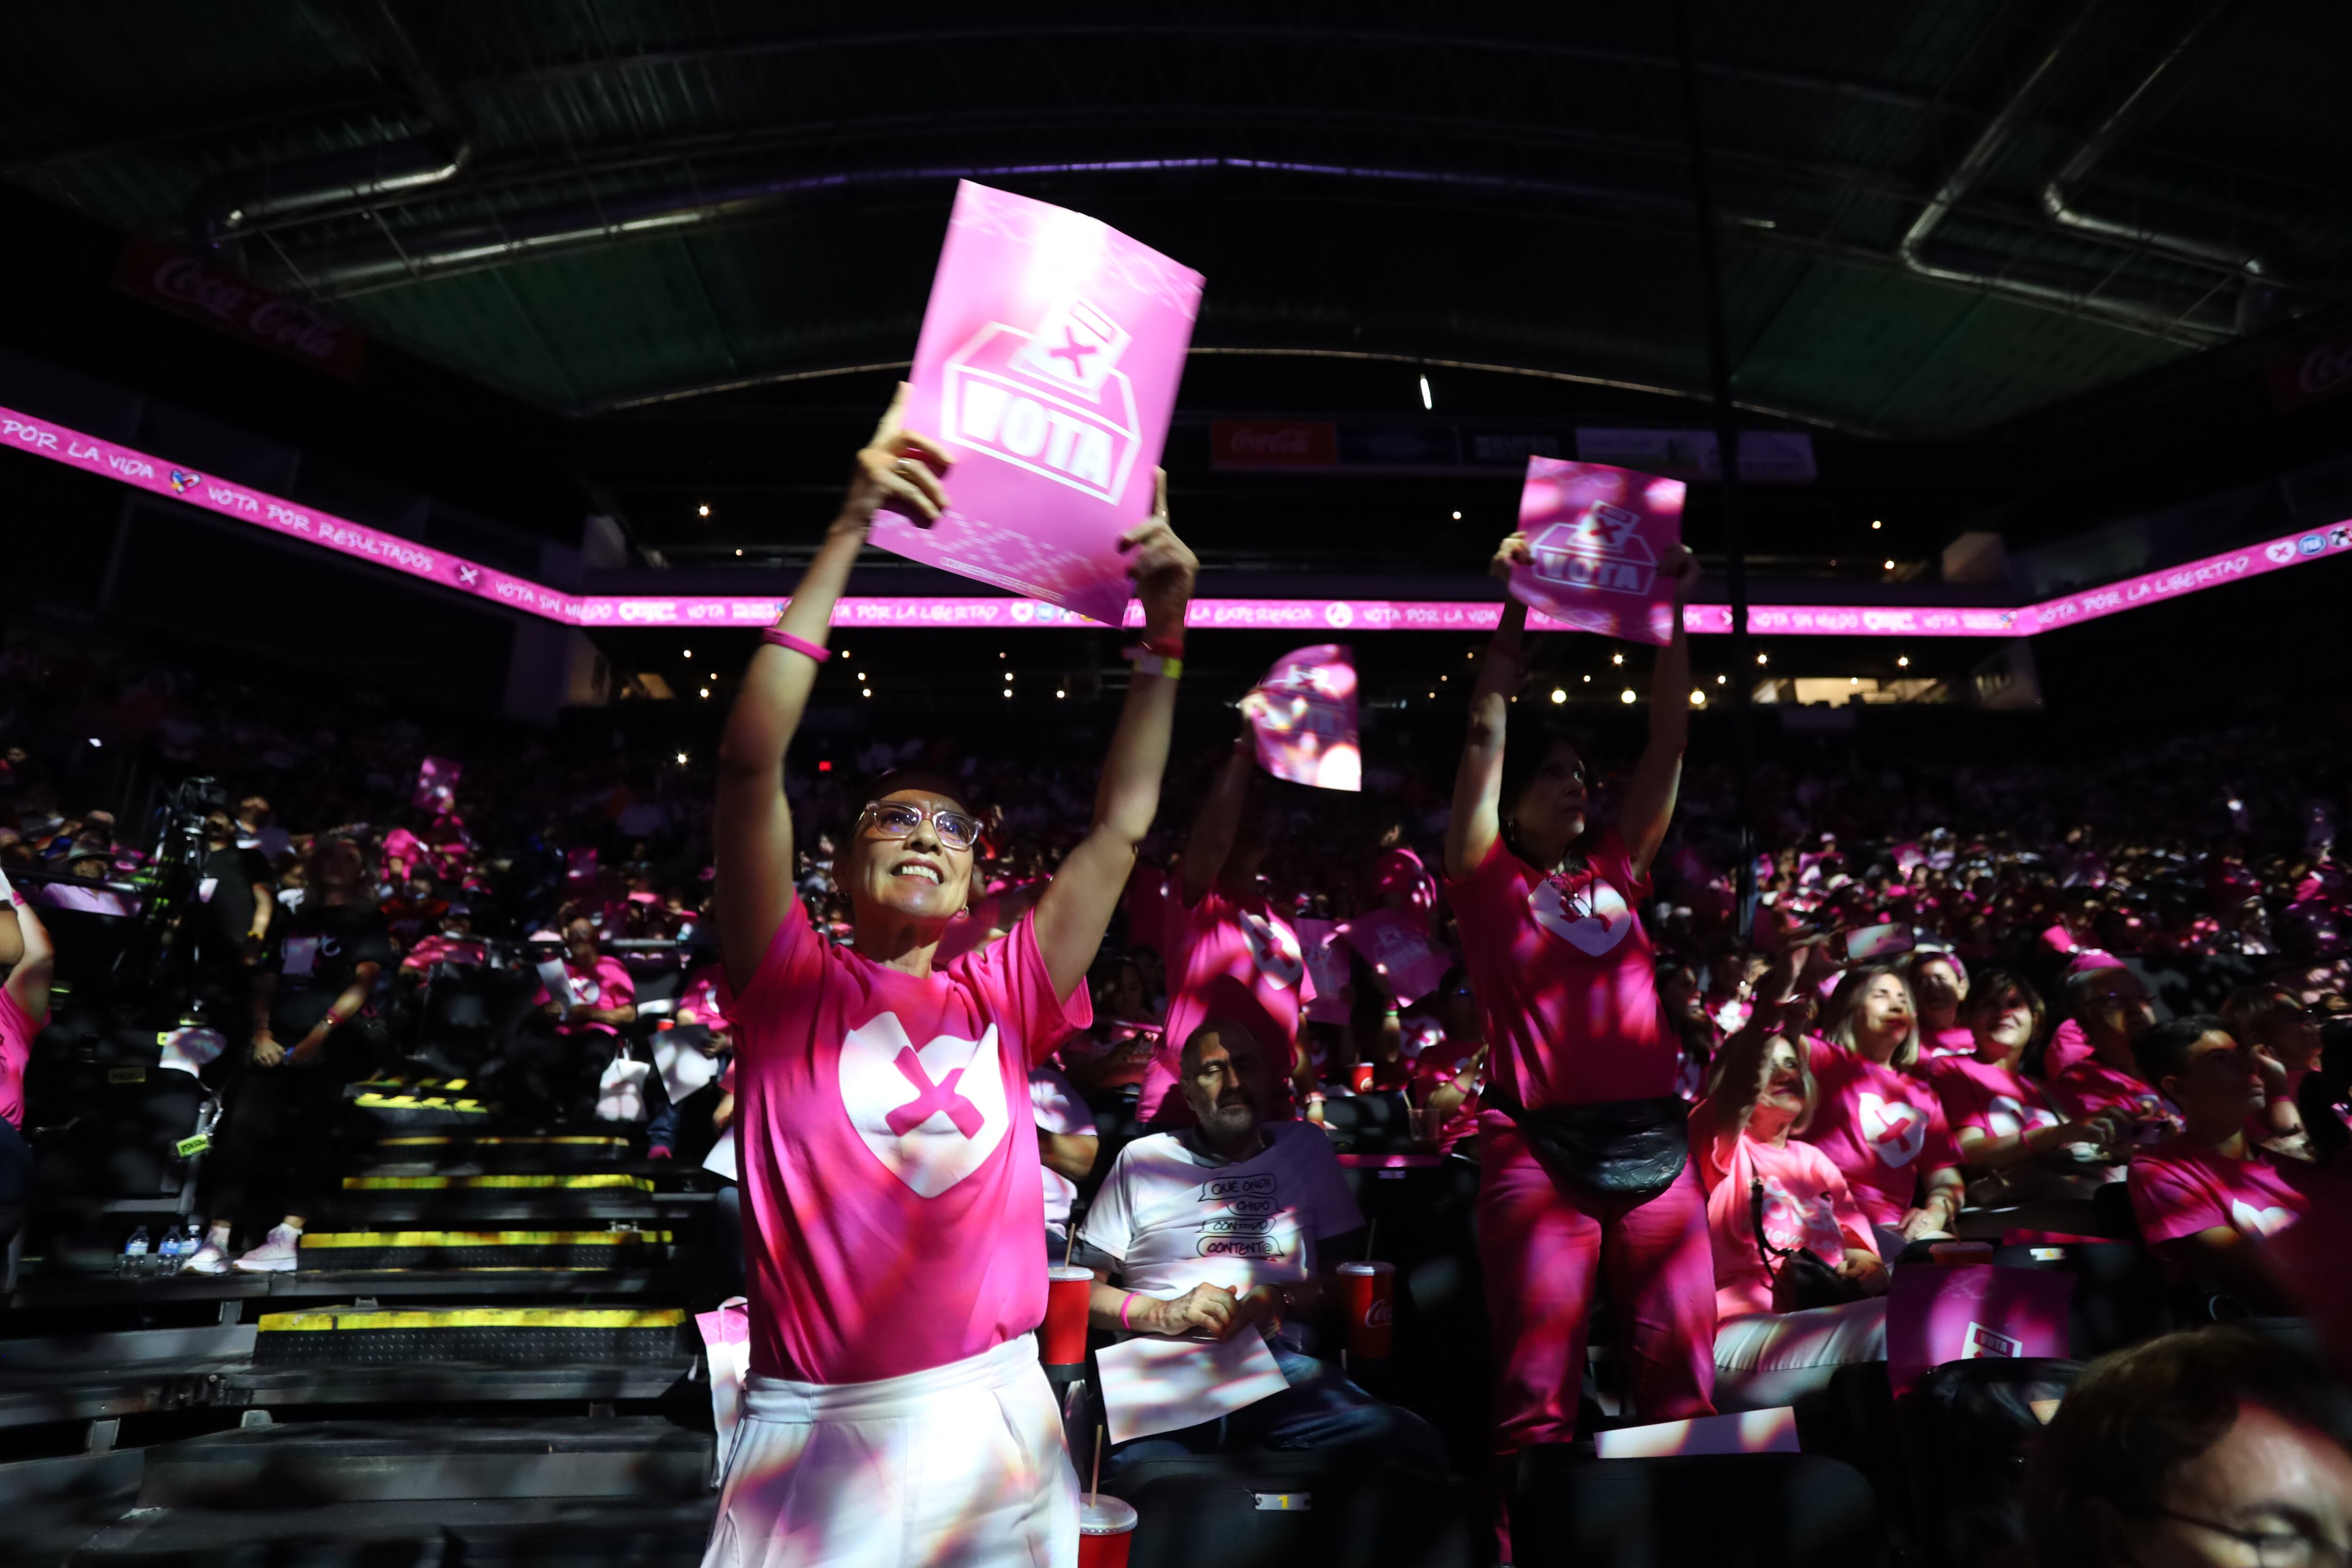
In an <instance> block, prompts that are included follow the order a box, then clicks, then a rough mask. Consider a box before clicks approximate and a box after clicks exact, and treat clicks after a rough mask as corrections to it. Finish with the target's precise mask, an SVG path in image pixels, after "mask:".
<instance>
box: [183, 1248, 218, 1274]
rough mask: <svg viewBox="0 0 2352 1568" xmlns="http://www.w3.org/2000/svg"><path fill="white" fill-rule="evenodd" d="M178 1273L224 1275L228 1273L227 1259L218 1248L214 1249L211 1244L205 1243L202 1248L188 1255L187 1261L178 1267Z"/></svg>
mask: <svg viewBox="0 0 2352 1568" xmlns="http://www.w3.org/2000/svg"><path fill="white" fill-rule="evenodd" d="M180 1272H182V1273H183V1274H226V1273H227V1272H228V1257H227V1255H226V1254H225V1253H224V1252H222V1251H221V1249H220V1248H219V1247H215V1246H214V1245H213V1244H212V1243H211V1242H209V1241H207V1242H206V1243H205V1244H204V1245H203V1246H202V1247H198V1248H196V1249H195V1250H194V1252H191V1253H190V1254H188V1260H187V1261H186V1262H185V1263H183V1264H181V1265H180Z"/></svg>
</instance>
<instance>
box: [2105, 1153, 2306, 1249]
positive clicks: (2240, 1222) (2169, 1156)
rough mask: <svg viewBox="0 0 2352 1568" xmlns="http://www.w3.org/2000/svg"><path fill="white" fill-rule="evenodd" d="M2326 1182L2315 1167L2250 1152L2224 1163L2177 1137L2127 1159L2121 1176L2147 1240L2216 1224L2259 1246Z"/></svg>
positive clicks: (2289, 1221)
mask: <svg viewBox="0 0 2352 1568" xmlns="http://www.w3.org/2000/svg"><path fill="white" fill-rule="evenodd" d="M2332 1180H2333V1178H2331V1177H2330V1176H2329V1175H2328V1174H2327V1173H2326V1172H2324V1171H2322V1170H2321V1169H2320V1168H2319V1167H2318V1166H2316V1165H2314V1164H2311V1163H2307V1162H2305V1161H2302V1160H2280V1159H2275V1158H2273V1157H2272V1156H2271V1155H2270V1154H2268V1153H2266V1152H2263V1150H2260V1149H2256V1148H2252V1147H2249V1148H2248V1149H2247V1151H2246V1157H2245V1158H2244V1159H2242V1160H2232V1159H2231V1158H2230V1157H2229V1156H2228V1155H2226V1154H2220V1153H2216V1152H2214V1151H2212V1150H2211V1149H2210V1148H2207V1147H2206V1146H2205V1145H2204V1144H2202V1143H2199V1142H2194V1141H2192V1140H2191V1139H2189V1137H2188V1135H2187V1134H2185V1133H2184V1134H2181V1135H2179V1136H2178V1137H2172V1138H2168V1139H2166V1140H2165V1141H2164V1142H2161V1143H2158V1144H2157V1145H2156V1146H2155V1147H2154V1148H2150V1149H2143V1150H2141V1151H2140V1152H2138V1153H2137V1154H2134V1155H2133V1156H2132V1163H2131V1175H2130V1177H2129V1182H2130V1186H2131V1202H2132V1212H2133V1213H2134V1214H2135V1215H2138V1216H2139V1229H2140V1236H2141V1237H2142V1239H2144V1240H2147V1241H2150V1242H2157V1241H2173V1240H2177V1239H2179V1237H2184V1236H2195V1235H2196V1234H2197V1233H2198V1232H2199V1231H2201V1230H2211V1229H2214V1228H2215V1227H2217V1226H2230V1227H2231V1229H2232V1230H2235V1231H2236V1232H2237V1233H2238V1234H2239V1235H2241V1236H2242V1237H2245V1238H2246V1239H2247V1240H2248V1241H2260V1240H2262V1239H2263V1238H2264V1237H2269V1236H2273V1235H2275V1234H2277V1233H2278V1232H2280V1231H2282V1230H2284V1229H2285V1228H2286V1227H2287V1226H2291V1225H2293V1224H2294V1222H2295V1221H2296V1220H2298V1219H2301V1218H2302V1217H2303V1215H2304V1211H2305V1210H2306V1209H2308V1208H2309V1207H2310V1206H2311V1200H2312V1196H2313V1194H2315V1192H2316V1191H2317V1189H2318V1188H2320V1187H2321V1186H2323V1185H2325V1184H2328V1183H2329V1182H2330V1181H2332Z"/></svg>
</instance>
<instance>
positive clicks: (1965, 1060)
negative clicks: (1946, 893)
mask: <svg viewBox="0 0 2352 1568" xmlns="http://www.w3.org/2000/svg"><path fill="white" fill-rule="evenodd" d="M1960 1017H1961V1018H1962V1020H1963V1021H1965V1022H1966V1023H1967V1024H1968V1026H1969V1034H1970V1037H1971V1038H1972V1039H1974V1040H1975V1042H1976V1048H1975V1050H1974V1051H1973V1052H1971V1053H1970V1054H1969V1055H1968V1056H1964V1057H1962V1056H1948V1057H1939V1058H1937V1059H1936V1060H1934V1061H1932V1062H1929V1063H1928V1064H1927V1081H1928V1082H1929V1083H1931V1084H1933V1085H1934V1086H1935V1089H1936V1097H1937V1099H1938V1100H1941V1101H1942V1102H1943V1107H1944V1121H1945V1123H1946V1124H1947V1125H1948V1126H1949V1127H1950V1128H1951V1130H1952V1137H1953V1140H1954V1141H1955V1142H1958V1144H1959V1148H1960V1158H1961V1160H1962V1161H1963V1162H1964V1163H1965V1165H1966V1169H1967V1175H1968V1180H1969V1201H1970V1202H1972V1203H1974V1204H1977V1205H1979V1206H1980V1207H1987V1208H2001V1207H2007V1206H2009V1205H2014V1204H2019V1203H2027V1202H2063V1201H2066V1200H2070V1199H2083V1198H2088V1197H2089V1196H2090V1195H2091V1194H2092V1193H2093V1192H2094V1191H2095V1190H2096V1189H2097V1188H2098V1186H2099V1185H2100V1184H2103V1183H2105V1182H2106V1181H2109V1180H2118V1181H2119V1180H2121V1179H2122V1176H2123V1171H2122V1167H2121V1164H2120V1161H2121V1159H2122V1154H2121V1153H2120V1152H2116V1150H2117V1148H2118V1146H2119V1145H2121V1146H2122V1147H2123V1148H2124V1149H2125V1150H2126V1151H2127V1149H2128V1140H2129V1133H2130V1122H2129V1121H2128V1119H2126V1118H2124V1117H2121V1116H2116V1115H2113V1114H2104V1113H2103V1114H2098V1115H2093V1116H2088V1117H2080V1118H2076V1119H2074V1120H2071V1121H2070V1120H2068V1119H2067V1118H2065V1117H2063V1116H2061V1115H2060V1114H2059V1113H2058V1112H2057V1110H2054V1109H2053V1107H2052V1106H2051V1104H2050V1100H2049V1097H2048V1096H2047V1095H2046V1094H2044V1093H2043V1092H2042V1085H2041V1084H2040V1083H2038V1082H2036V1081H2035V1080H2034V1079H2030V1078H2028V1077H2026V1076H2025V1073H2024V1071H2023V1070H2022V1068H2021V1063H2022V1061H2023V1060H2024V1058H2025V1052H2026V1048H2027V1047H2029V1046H2031V1045H2032V1043H2033V1041H2034V1039H2035V1037H2037V1036H2039V1035H2040V1034H2041V1033H2042V997H2041V994H2039V993H2037V992H2036V991H2035V990H2034V989H2033V987H2032V986H2031V985H2029V984H2026V983H2025V981H2024V980H2023V979H2021V977H2019V976H2018V975H2015V974H2012V973H2010V972H2009V971H2007V970H2001V969H1991V970H1987V971H1986V972H1985V973H1983V974H1982V975H1980V976H1979V977H1978V980H1977V982H1976V984H1975V986H1974V987H1973V988H1972V989H1971V990H1970V991H1969V999H1968V1000H1967V1001H1966V1002H1965V1003H1963V1004H1962V1005H1961V1007H1960ZM2049 1228H2058V1227H2056V1226H2052V1227H2049Z"/></svg>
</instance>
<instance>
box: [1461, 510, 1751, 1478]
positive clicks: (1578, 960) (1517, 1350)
mask: <svg viewBox="0 0 2352 1568" xmlns="http://www.w3.org/2000/svg"><path fill="white" fill-rule="evenodd" d="M1527 559H1528V543H1527V538H1526V536H1525V535H1524V534H1518V533H1514V534H1512V535H1511V536H1510V537H1509V538H1508V539H1506V540H1505V541H1504V542H1503V543H1502V546H1501V548H1500V549H1498V550H1497V551H1496V554H1495V568H1496V573H1497V574H1498V575H1503V576H1506V577H1507V575H1508V571H1509V567H1510V565H1511V564H1512V563H1515V562H1521V561H1525V560H1527ZM1660 575H1661V577H1662V578H1663V579H1664V580H1665V581H1666V582H1667V583H1668V584H1670V585H1671V586H1672V588H1673V590H1674V595H1675V603H1676V605H1677V607H1679V605H1680V603H1681V600H1682V598H1683V596H1684V595H1686V594H1687V593H1688V592H1689V589H1690V586H1691V584H1692V583H1693V582H1694V581H1695V580H1696V575H1697V568H1696V563H1694V562H1693V561H1692V559H1691V557H1690V555H1689V553H1688V552H1685V551H1681V550H1677V551H1675V553H1674V554H1673V555H1672V556H1671V557H1670V558H1669V559H1668V560H1667V561H1666V563H1664V565H1663V566H1662V567H1661V569H1660ZM1675 620H1676V625H1675V636H1674V640H1673V641H1672V642H1671V643H1669V644H1668V645H1667V646H1666V647H1664V648H1663V649H1662V650H1660V652H1659V655H1658V659H1657V665H1656V668H1655V670H1654V674H1653V675H1652V678H1651V686H1650V736H1649V744H1648V746H1647V747H1646V748H1645V749H1644V750H1643V753H1642V760H1641V762H1640V763H1639V764H1638V765H1637V766H1636V767H1635V768H1634V770H1633V778H1632V779H1631V780H1630V781H1629V783H1628V784H1627V785H1626V788H1625V794H1624V801H1623V805H1622V810H1621V811H1620V813H1619V816H1618V820H1617V823H1616V824H1615V826H1608V827H1603V826H1596V825H1595V824H1594V823H1593V822H1592V821H1591V817H1590V816H1589V815H1588V813H1589V808H1590V804H1591V802H1590V795H1589V793H1588V792H1589V786H1590V782H1591V781H1590V777H1589V775H1588V773H1587V772H1586V764H1585V762H1584V760H1583V758H1582V757H1581V756H1580V755H1579V754H1578V752H1577V749H1576V747H1575V745H1574V744H1573V743H1571V742H1570V741H1569V740H1567V739H1566V738H1565V737H1563V736H1561V735H1559V734H1558V733H1556V732H1554V731H1551V730H1550V729H1549V728H1548V727H1547V726H1544V725H1542V724H1539V723H1528V724H1524V725H1523V728H1522V731H1521V732H1520V734H1519V735H1518V736H1517V738H1516V740H1515V741H1514V742H1513V743H1512V745H1511V747H1510V749H1509V751H1508V752H1507V753H1506V752H1505V749H1504V743H1503V742H1504V731H1505V728H1506V723H1507V718H1508V715H1509V712H1510V699H1511V693H1512V692H1513V691H1514V690H1515V689H1517V686H1518V684H1519V643H1520V639H1521V637H1522V635H1523V633H1524V632H1525V630H1526V626H1527V607H1526V606H1525V605H1520V604H1518V603H1517V602H1513V603H1512V604H1511V605H1508V606H1507V608H1506V610H1505V612H1504V616H1503V622H1502V625H1501V626H1499V627H1498V628H1497V629H1496V633H1495V638H1494V641H1493V642H1492V643H1490V644H1489V645H1488V646H1487V649H1486V662H1485V664H1484V666H1483V667H1482V668H1481V669H1480V671H1479V677H1478V687H1477V690H1476V692H1475V695H1474V696H1473V697H1472V699H1471V710H1470V731H1469V737H1468V741H1467V743H1466V744H1465V747H1464V749H1463V752H1462V767H1461V771H1460V773H1458V774H1456V776H1455V778H1454V817H1453V822H1452V824H1451V826H1449V828H1448V830H1447V836H1446V844H1445V862H1446V864H1445V870H1446V878H1447V885H1448V890H1449V892H1450V893H1451V896H1452V898H1453V901H1454V914H1455V918H1456V919H1457V921H1459V922H1460V928H1461V933H1462V951H1463V958H1464V962H1465V964H1466V965H1467V967H1468V969H1469V971H1470V977H1471V984H1472V986H1473V988H1474V989H1475V991H1476V993H1477V996H1478V1002H1479V1005H1480V1007H1481V1009H1482V1010H1483V1011H1484V1012H1485V1014H1486V1038H1487V1041H1488V1042H1489V1044H1490V1046H1491V1047H1492V1050H1493V1057H1492V1059H1491V1063H1490V1067H1489V1075H1490V1079H1491V1087H1490V1088H1489V1089H1488V1090H1487V1095H1486V1110H1485V1111H1484V1112H1483V1113H1482V1114H1481V1116H1480V1119H1479V1127H1478V1162H1479V1165H1480V1167H1481V1171H1482V1175H1483V1182H1482V1185H1481V1189H1480V1193H1479V1200H1478V1213H1479V1243H1478V1246H1479V1253H1480V1256H1481V1258H1482V1259H1483V1260H1484V1263H1485V1267H1486V1301H1487V1306H1488V1310H1489V1311H1490V1312H1491V1314H1492V1316H1493V1320H1494V1332H1495V1352H1496V1363H1497V1375H1496V1387H1495V1450H1496V1454H1497V1455H1498V1456H1505V1457H1507V1456H1508V1455H1511V1454H1515V1453H1517V1451H1518V1450H1520V1449H1522V1448H1526V1447H1532V1446H1534V1445H1537V1444H1540V1443H1565V1442H1568V1441H1570V1439H1571V1438H1573V1437H1574V1436H1576V1406H1577V1396H1578V1394H1579V1391H1580V1387H1581V1385H1582V1380H1583V1373H1584V1345H1585V1331H1586V1325H1587V1324H1588V1322H1589V1321H1590V1320H1591V1308H1592V1300H1593V1293H1594V1291H1595V1290H1596V1289H1600V1288H1602V1287H1604V1286H1605V1288H1606V1289H1607V1290H1608V1292H1609V1296H1610V1300H1611V1301H1612V1303H1613V1304H1614V1306H1615V1309H1616V1316H1617V1322H1618V1331H1619V1333H1620V1335H1621V1336H1622V1345H1623V1349H1624V1351H1625V1353H1626V1355H1627V1358H1628V1360H1629V1361H1630V1362H1631V1363H1632V1370H1633V1397H1634V1401H1635V1403H1636V1405H1638V1407H1639V1410H1640V1414H1641V1416H1642V1418H1643V1420H1645V1421H1672V1420H1678V1419H1681V1418H1683V1417H1685V1416H1692V1415H1710V1414H1712V1413H1713V1406H1712V1405H1711V1403H1710V1400H1711V1398H1712V1395H1713V1393H1714V1386H1715V1266H1714V1263H1713V1260H1712V1257H1711V1255H1710V1253H1709V1251H1708V1244H1707V1229H1706V1194H1705V1192H1704V1191H1703V1190H1702V1189H1701V1187H1700V1184H1699V1180H1698V1174H1697V1173H1696V1170H1694V1169H1692V1168H1691V1165H1690V1163H1689V1161H1688V1159H1687V1156H1686V1145H1687V1137H1686V1135H1685V1122H1684V1118H1685V1117H1686V1115H1687V1108H1686V1107H1685V1106H1684V1105H1683V1104H1682V1101H1681V1100H1679V1099H1678V1098H1677V1097H1676V1096H1675V1069H1676V1067H1677V1053H1676V1042H1675V1040H1674V1039H1673V1038H1672V1037H1670V1036H1667V1035H1666V1034H1664V1032H1663V1031H1662V1030H1661V1029H1660V1027H1659V1022H1658V996H1657V985H1656V982H1655V979H1654V973H1655V969H1656V958H1655V955H1654V952H1652V949H1651V946H1650V939H1649V936H1648V934H1647V933H1646V932H1644V931H1643V929H1642V922H1641V920H1640V918H1639V917H1638V916H1637V915H1636V914H1635V912H1634V911H1635V910H1636V908H1637V907H1638V905H1639V904H1640V902H1641V900H1642V899H1643V897H1645V896H1646V895H1647V894H1648V892H1649V887H1650V884H1649V872H1650V861H1651V858H1652V857H1653V856H1654V855H1655V854H1656V853H1657V851H1658V846H1659V844H1660V842H1661V841H1662V840H1664V837H1665V834H1666V825H1667V823H1668V822H1669V821H1671V820H1672V819H1673V816H1674V812H1675V792H1676V790H1677V789H1678V788H1679V787H1680V784H1681V780H1682V765H1683V743H1684V740H1685V735H1686V733H1687V731H1688V730H1689V702H1688V700H1689V694H1690V689H1691V686H1690V653H1689V648H1688V647H1687V645H1686V644H1685V640H1684V636H1683V632H1682V629H1681V624H1680V623H1681V617H1680V616H1679V615H1677V616H1676V617H1675Z"/></svg>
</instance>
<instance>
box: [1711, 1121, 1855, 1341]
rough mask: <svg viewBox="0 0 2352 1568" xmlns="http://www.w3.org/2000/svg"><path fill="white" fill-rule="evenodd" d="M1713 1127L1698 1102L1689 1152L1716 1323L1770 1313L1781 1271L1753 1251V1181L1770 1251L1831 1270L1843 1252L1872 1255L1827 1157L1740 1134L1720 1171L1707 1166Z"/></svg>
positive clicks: (1808, 1147)
mask: <svg viewBox="0 0 2352 1568" xmlns="http://www.w3.org/2000/svg"><path fill="white" fill-rule="evenodd" d="M1714 1123H1715V1109H1714V1107H1713V1106H1711V1105H1709V1104H1707V1103H1706V1102H1705V1101H1701V1102H1700V1104H1699V1106H1698V1107H1697V1108H1696V1110H1694V1111H1693V1113H1692V1115H1691V1148H1692V1150H1693V1151H1694V1152H1696V1153H1697V1154H1698V1156H1699V1174H1700V1178H1701V1180H1702V1181H1704V1182H1705V1183H1706V1188H1707V1198H1706V1230H1707V1238H1708V1241H1709V1243H1710V1245H1711V1246H1712V1247H1713V1249H1714V1253H1715V1316H1716V1321H1718V1322H1722V1321H1727V1320H1729V1319H1732V1318H1738V1317H1744V1316H1746V1315H1748V1314H1749V1313H1752V1312H1769V1311H1770V1310H1772V1274H1773V1271H1777V1270H1779V1269H1780V1268H1783V1267H1785V1264H1784V1262H1783V1260H1782V1259H1781V1258H1778V1257H1775V1258H1774V1259H1773V1261H1772V1266H1771V1270H1769V1271H1768V1270H1767V1268H1765V1263H1764V1254H1763V1252H1762V1250H1761V1249H1760V1248H1759V1247H1757V1245H1756V1221H1755V1217H1754V1216H1755V1212H1756V1205H1755V1194H1756V1189H1755V1186H1754V1184H1755V1183H1756V1182H1759V1181H1761V1182H1762V1183H1763V1184H1764V1238H1765V1239H1766V1240H1767V1241H1769V1242H1770V1243H1771V1244H1772V1245H1773V1246H1774V1247H1780V1248H1783V1249H1789V1248H1794V1247H1803V1248H1805V1249H1806V1250H1807V1251H1809V1252H1811V1254H1812V1255H1813V1256H1814V1257H1816V1258H1820V1259H1821V1260H1822V1262H1823V1263H1826V1264H1828V1265H1829V1266H1830V1267H1831V1268H1836V1267H1837V1266H1838V1265H1839V1264H1841V1263H1843V1262H1844V1261H1845V1256H1846V1254H1847V1253H1848V1252H1849V1251H1853V1252H1867V1253H1869V1254H1870V1255H1871V1256H1873V1257H1876V1256H1877V1254H1878V1241H1877V1238H1876V1237H1873V1236H1872V1235H1871V1233H1870V1221H1869V1220H1868V1219H1867V1218H1866V1217H1864V1214H1863V1212H1862V1209H1861V1206H1860V1205H1857V1204H1856V1203H1855V1202H1854V1198H1853V1191H1852V1189H1851V1188H1850V1187H1849V1186H1848V1184H1847V1183H1846V1179H1845V1176H1844V1174H1843V1173H1842V1172H1840V1171H1839V1170H1838V1168H1837V1166H1835V1165H1834V1164H1832V1163H1831V1162H1830V1158H1829V1156H1828V1155H1827V1154H1824V1153H1823V1152H1822V1151H1821V1150H1820V1149H1818V1148H1816V1147H1814V1146H1813V1145H1812V1144H1811V1143H1806V1142H1801V1141H1798V1140H1794V1139H1792V1140H1790V1142H1788V1143H1786V1144H1782V1145H1777V1146H1776V1145H1774V1144H1770V1143H1765V1142H1759V1141H1758V1140H1757V1139H1754V1138H1750V1137H1748V1135H1747V1134H1746V1133H1745V1132H1743V1133H1741V1134H1740V1135H1739V1147H1738V1152H1736V1153H1735V1154H1734V1155H1733V1156H1732V1162H1731V1163H1732V1168H1731V1169H1730V1170H1729V1171H1724V1170H1722V1169H1720V1168H1719V1167H1718V1166H1717V1164H1716V1163H1715V1159H1714V1142H1715V1126H1714Z"/></svg>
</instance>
